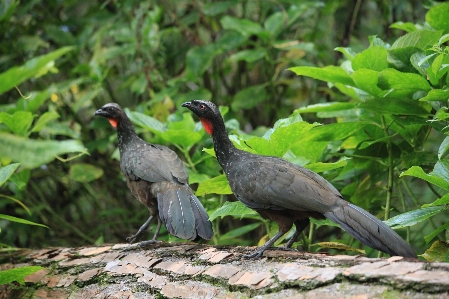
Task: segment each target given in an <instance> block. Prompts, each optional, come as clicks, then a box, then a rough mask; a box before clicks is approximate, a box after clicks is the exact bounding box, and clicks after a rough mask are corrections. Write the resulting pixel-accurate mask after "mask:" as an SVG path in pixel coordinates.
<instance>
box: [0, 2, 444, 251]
mask: <svg viewBox="0 0 449 299" xmlns="http://www.w3.org/2000/svg"><path fill="white" fill-rule="evenodd" d="M17 4H18V2H17V1H3V2H1V4H0V28H1V30H0V32H1V33H0V34H1V36H2V41H3V42H2V43H1V45H0V73H1V74H0V77H1V78H2V80H0V90H1V92H0V94H1V99H0V138H1V140H2V142H1V146H0V163H1V166H6V167H8V168H7V169H6V170H4V172H5V173H4V174H3V172H0V173H1V174H2V175H0V181H2V180H3V177H5V181H3V185H2V186H1V187H2V190H1V193H2V195H1V196H0V207H1V208H2V211H3V210H4V211H5V212H3V213H4V214H5V215H9V216H12V217H16V218H22V219H23V218H24V217H25V216H24V215H26V217H27V220H28V221H31V222H34V223H44V224H45V225H48V226H49V227H50V228H58V229H49V230H36V229H35V228H34V227H31V226H30V227H29V228H28V226H25V229H24V228H23V225H22V224H20V223H15V222H10V221H2V222H1V225H2V226H1V228H2V231H1V232H2V240H4V242H5V243H7V244H14V245H16V246H21V247H24V246H30V247H44V246H49V245H52V246H65V245H67V246H79V245H82V244H85V243H95V244H101V242H103V241H104V242H108V243H111V242H123V240H124V239H125V238H126V237H127V236H129V235H131V234H133V233H135V230H136V229H137V228H138V227H140V225H141V224H142V222H143V221H144V220H145V219H146V218H147V216H148V211H146V209H142V206H141V204H140V203H138V202H137V201H136V200H135V199H134V198H133V196H132V195H131V194H130V192H129V190H128V189H127V187H126V183H125V182H124V180H123V177H122V175H121V173H120V167H119V164H118V163H117V161H116V160H118V159H119V154H118V151H117V149H116V133H115V131H114V130H113V129H111V128H110V126H109V124H108V123H107V121H105V120H104V119H99V118H93V114H94V112H95V110H96V109H98V108H99V107H100V106H101V105H103V104H104V103H107V102H117V103H119V104H120V105H122V106H123V107H125V108H126V112H127V114H128V115H129V117H130V118H131V120H132V121H133V123H134V124H135V125H136V129H137V132H138V133H139V135H140V136H142V137H143V138H144V139H145V140H147V141H149V142H153V143H158V144H163V145H166V146H169V147H171V148H172V149H174V150H176V151H177V153H178V154H179V155H180V157H181V158H182V159H183V160H184V161H185V163H186V166H187V168H188V171H189V177H190V183H191V184H192V187H193V188H194V189H196V194H197V195H198V196H199V197H200V200H201V201H202V203H203V204H204V206H205V207H206V209H207V211H208V213H209V214H210V215H211V218H212V219H213V224H214V230H215V234H216V236H215V238H214V239H213V240H212V241H211V242H213V243H221V242H223V243H227V244H236V245H255V244H258V243H259V242H260V241H261V240H262V241H263V240H265V239H266V237H267V236H269V235H270V236H272V235H273V232H275V231H276V227H275V226H273V225H272V224H271V223H270V222H269V221H266V220H262V219H261V217H260V216H258V215H257V214H256V213H255V212H254V211H252V210H250V209H248V208H245V207H244V206H243V205H242V204H241V203H240V202H236V201H235V198H234V197H233V195H231V194H230V193H231V191H230V188H229V185H228V184H227V181H226V178H225V176H224V175H223V174H222V170H221V168H220V167H219V165H218V163H217V162H216V159H215V158H214V157H213V154H214V152H213V149H212V147H213V146H212V144H211V139H210V137H209V136H208V135H207V134H206V133H205V132H204V130H203V129H201V124H200V123H199V122H197V120H196V119H195V118H193V117H192V115H191V113H188V112H187V111H185V110H182V109H181V108H180V104H181V103H182V102H185V101H189V100H192V99H205V100H213V101H214V102H216V103H217V104H219V105H221V107H220V109H221V112H222V114H223V115H224V117H225V120H226V127H227V129H228V131H229V132H230V133H231V139H232V141H233V142H234V143H235V144H236V146H237V147H239V148H241V149H244V150H247V151H251V152H254V153H258V154H264V155H275V156H279V157H282V158H284V159H287V160H288V161H291V162H293V163H296V164H298V165H302V166H304V167H307V168H309V169H312V170H314V171H317V172H319V173H320V174H321V175H322V176H324V177H325V178H326V179H328V180H329V181H330V182H331V183H332V184H333V185H335V186H336V187H337V188H338V189H339V190H341V192H342V194H343V196H344V197H345V199H347V200H349V201H352V202H354V203H355V204H357V205H360V206H362V207H363V208H365V209H368V210H369V211H370V212H371V213H373V214H374V215H376V216H378V217H381V218H384V219H387V218H391V216H397V217H399V218H396V217H394V218H393V219H392V220H391V221H393V220H394V222H395V227H398V226H402V227H406V228H404V229H403V230H400V231H399V233H400V234H402V235H403V236H404V237H405V238H407V241H409V242H410V243H411V244H412V246H413V247H414V248H415V249H416V250H417V252H418V253H422V252H424V251H425V250H426V249H427V248H428V247H429V246H430V245H428V244H427V243H429V244H430V242H431V241H432V240H435V239H436V238H438V239H440V240H441V241H447V240H446V239H445V238H446V237H445V231H447V219H446V218H447V211H446V210H445V209H444V208H443V207H444V205H447V203H448V202H449V200H448V198H449V197H448V195H447V174H446V171H445V169H446V162H447V161H446V160H447V153H448V152H449V137H448V136H446V135H447V128H446V126H447V124H446V121H447V119H448V118H449V113H448V112H447V99H448V96H449V94H448V82H449V79H448V71H449V67H448V65H449V59H448V49H447V42H448V40H449V35H448V33H449V32H448V30H447V21H446V20H448V19H449V17H447V16H446V15H447V4H439V5H436V4H435V5H433V4H432V6H431V7H430V9H429V10H428V11H426V9H425V8H424V7H422V6H421V4H416V3H415V5H413V4H411V3H409V1H397V2H394V3H388V4H387V3H386V2H382V1H372V0H370V1H362V2H361V9H360V10H359V11H357V12H354V11H353V7H352V6H351V5H352V4H351V3H350V2H345V1H337V2H335V1H322V2H320V1H309V2H308V1H306V2H301V3H296V2H295V3H293V2H292V1H280V2H269V1H261V2H255V1H240V0H229V1H220V2H213V1H212V2H210V1H209V2H207V1H206V2H205V1H196V2H191V1H184V0H182V1H177V2H176V3H175V2H173V1H136V0H124V1H107V2H104V3H103V2H101V3H100V2H98V3H97V2H92V3H90V2H89V3H84V2H83V1H66V0H64V1H57V2H51V3H47V2H45V1H43V0H36V1H31V2H29V3H28V2H27V3H23V5H22V3H21V5H17ZM373 7H376V8H377V9H373ZM44 8H45V9H44ZM392 12H395V15H394V16H393V15H392ZM353 13H354V14H353ZM391 19H397V20H401V21H402V22H396V23H395V24H393V25H391V24H390V23H389V20H391ZM416 20H418V21H419V22H420V23H415V21H416ZM424 21H426V23H424ZM336 24H338V26H336ZM389 26H390V28H396V29H388V27H389ZM404 31H405V32H404ZM337 46H340V47H337ZM332 49H335V51H334V52H332ZM288 69H289V70H290V71H288ZM292 71H293V72H292ZM295 73H296V74H297V75H298V76H295V75H294V74H295ZM315 79H318V80H320V81H318V80H315ZM14 86H17V88H18V89H19V90H20V92H21V93H23V96H21V95H20V94H19V92H18V91H17V89H15V88H13V87H14ZM86 149H87V150H86ZM203 149H204V151H206V153H204V152H203ZM87 152H88V153H90V155H82V154H83V153H87ZM72 153H73V154H72ZM80 153H81V154H80ZM55 158H57V160H55ZM11 162H20V163H21V166H20V167H17V168H15V169H14V170H13V168H14V167H15V166H7V165H9V164H10V163H11ZM390 170H392V171H390ZM11 173H12V174H11ZM3 175H4V176H3ZM8 177H9V179H8ZM197 184H198V185H197ZM387 191H391V192H387ZM215 194H219V196H218V197H217V196H216V195H215ZM388 194H390V195H388ZM227 200H231V201H232V202H230V201H227ZM17 204H19V205H21V206H22V209H17ZM25 204H26V205H25ZM27 209H28V210H27ZM423 211H424V212H423ZM425 211H427V212H429V211H433V212H434V213H433V212H432V213H426V212H425ZM409 213H412V214H409ZM445 215H446V217H445ZM227 216H230V217H227ZM427 216H428V217H427ZM426 217H427V218H426ZM235 218H237V219H235ZM312 222H313V225H312V228H311V230H310V231H309V232H308V234H307V233H306V235H307V238H306V237H304V238H303V240H304V244H303V246H306V245H307V244H310V243H312V241H313V242H315V243H317V242H318V240H317V239H321V237H323V236H326V237H325V240H324V238H323V240H324V241H328V240H335V239H337V238H340V235H341V231H340V230H339V229H336V228H335V227H334V224H332V223H330V222H329V221H323V220H319V221H315V220H312ZM5 223H6V224H5ZM413 223H415V224H413ZM262 224H263V225H262ZM19 225H20V226H21V227H20V228H21V229H24V233H22V234H16V233H15V231H16V230H17V229H18V227H19ZM318 227H320V228H319V229H317V228H318ZM308 237H313V239H314V240H311V239H310V240H309V239H308ZM161 238H162V239H164V240H170V239H169V236H168V234H167V233H165V231H162V234H161ZM341 238H342V240H340V241H341V242H342V243H344V244H346V245H347V246H348V248H349V247H354V248H357V247H360V246H361V245H360V244H359V243H357V242H355V243H354V242H353V240H352V239H351V238H350V237H348V236H347V235H346V234H343V235H342V237H341ZM340 241H339V242H340ZM306 248H307V247H306ZM312 249H313V250H317V249H318V247H313V248H312ZM357 249H360V248H357ZM364 249H367V248H364ZM331 250H332V249H331ZM366 252H367V254H368V255H373V252H372V251H370V250H366Z"/></svg>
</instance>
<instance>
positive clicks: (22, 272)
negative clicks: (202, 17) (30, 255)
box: [0, 266, 43, 286]
mask: <svg viewBox="0 0 449 299" xmlns="http://www.w3.org/2000/svg"><path fill="white" fill-rule="evenodd" d="M41 269H43V268H42V267H41V266H24V267H18V268H13V269H8V270H3V271H0V286H1V285H4V284H7V283H11V282H14V281H17V282H18V283H20V284H22V285H24V284H25V280H24V278H25V276H28V275H30V274H33V273H36V272H37V271H39V270H41Z"/></svg>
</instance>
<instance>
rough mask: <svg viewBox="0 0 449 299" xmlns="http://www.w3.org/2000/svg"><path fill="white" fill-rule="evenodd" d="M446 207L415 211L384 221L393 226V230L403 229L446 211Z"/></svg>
mask: <svg viewBox="0 0 449 299" xmlns="http://www.w3.org/2000/svg"><path fill="white" fill-rule="evenodd" d="M446 209H447V208H446V207H445V206H435V207H428V208H422V209H417V210H413V211H410V212H406V213H403V214H400V215H397V216H395V217H393V218H390V219H388V220H387V221H384V222H385V223H386V224H387V225H388V226H391V228H393V229H398V228H402V227H407V226H412V225H415V224H417V223H420V222H423V221H424V220H426V219H428V218H430V217H432V216H434V215H436V214H438V213H440V212H442V211H444V210H446Z"/></svg>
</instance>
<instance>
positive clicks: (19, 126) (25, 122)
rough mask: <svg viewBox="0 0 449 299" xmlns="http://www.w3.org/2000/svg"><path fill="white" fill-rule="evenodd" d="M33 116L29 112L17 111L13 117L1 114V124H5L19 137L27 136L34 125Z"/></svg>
mask: <svg viewBox="0 0 449 299" xmlns="http://www.w3.org/2000/svg"><path fill="white" fill-rule="evenodd" d="M33 119H34V117H33V114H32V113H31V112H28V111H17V112H15V113H14V114H13V115H11V114H8V113H5V112H0V122H3V123H4V124H5V125H7V126H8V128H9V129H10V130H11V131H12V132H13V133H14V134H15V135H18V136H27V135H28V134H27V133H28V129H29V128H30V127H31V124H32V123H33Z"/></svg>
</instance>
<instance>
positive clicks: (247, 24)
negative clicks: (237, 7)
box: [220, 16, 262, 37]
mask: <svg viewBox="0 0 449 299" xmlns="http://www.w3.org/2000/svg"><path fill="white" fill-rule="evenodd" d="M220 23H221V26H223V29H230V30H235V31H237V32H239V33H240V34H241V35H243V36H247V37H249V36H250V35H253V34H258V33H260V32H261V31H262V26H260V24H259V23H256V22H253V21H251V20H248V19H239V18H235V17H231V16H224V17H223V18H221V19H220Z"/></svg>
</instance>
